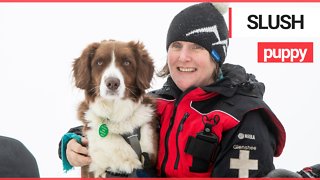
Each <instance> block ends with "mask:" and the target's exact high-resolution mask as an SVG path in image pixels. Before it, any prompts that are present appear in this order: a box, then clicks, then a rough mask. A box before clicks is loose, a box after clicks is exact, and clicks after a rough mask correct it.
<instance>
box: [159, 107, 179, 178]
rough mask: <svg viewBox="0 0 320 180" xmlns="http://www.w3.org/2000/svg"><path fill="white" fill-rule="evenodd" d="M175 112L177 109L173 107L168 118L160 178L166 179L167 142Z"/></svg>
mask: <svg viewBox="0 0 320 180" xmlns="http://www.w3.org/2000/svg"><path fill="white" fill-rule="evenodd" d="M176 111H177V108H176V106H175V108H174V111H173V114H172V117H171V118H170V123H169V127H168V130H167V133H166V138H165V143H164V144H165V154H164V157H163V161H162V164H161V177H166V173H165V168H166V165H167V162H168V154H169V153H168V151H169V147H168V141H169V136H170V133H171V131H172V127H173V124H174V119H175V116H176Z"/></svg>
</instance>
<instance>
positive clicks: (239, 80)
mask: <svg viewBox="0 0 320 180" xmlns="http://www.w3.org/2000/svg"><path fill="white" fill-rule="evenodd" d="M221 70H222V73H223V79H221V80H219V81H217V82H215V83H213V84H211V85H208V86H205V87H200V88H202V89H203V90H205V91H207V92H216V93H219V94H221V95H223V96H226V97H232V96H233V95H234V94H235V93H237V94H242V95H245V96H252V97H258V98H262V97H263V94H264V90H265V87H264V84H263V83H261V82H258V81H257V80H256V78H255V76H254V75H253V74H248V73H246V71H245V69H244V68H243V67H242V66H239V65H233V64H223V65H222V67H221ZM192 89H195V87H190V88H189V89H188V90H186V91H190V90H192ZM153 93H155V94H157V95H160V96H162V97H164V98H167V99H178V98H179V97H180V96H181V94H182V93H183V92H182V91H181V90H180V89H179V88H178V87H177V85H176V84H175V83H174V81H173V80H172V78H171V77H170V76H169V77H168V79H167V81H166V83H165V84H164V85H163V87H162V88H161V89H159V90H156V91H154V92H153Z"/></svg>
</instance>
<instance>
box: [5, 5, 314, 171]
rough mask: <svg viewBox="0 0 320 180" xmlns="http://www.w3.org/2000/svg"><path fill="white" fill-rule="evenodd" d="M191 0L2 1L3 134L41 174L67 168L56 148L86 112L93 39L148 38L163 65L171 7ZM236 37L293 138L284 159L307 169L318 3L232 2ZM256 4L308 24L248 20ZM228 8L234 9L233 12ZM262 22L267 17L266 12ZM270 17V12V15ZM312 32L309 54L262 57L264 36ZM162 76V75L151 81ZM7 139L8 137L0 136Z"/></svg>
mask: <svg viewBox="0 0 320 180" xmlns="http://www.w3.org/2000/svg"><path fill="white" fill-rule="evenodd" d="M190 4H192V3H118V4H117V3H27V4H25V3H0V82H1V88H0V89H1V90H0V107H1V118H0V122H1V126H0V134H1V135H4V136H10V137H13V138H16V139H18V140H20V141H21V142H23V143H24V144H25V145H26V146H27V147H28V148H29V150H30V151H31V152H32V153H33V154H34V156H35V157H36V159H37V162H38V165H39V168H40V173H41V177H79V169H76V170H73V171H70V172H68V173H67V174H65V173H64V172H63V171H62V165H61V161H60V159H59V158H58V152H57V151H58V150H57V149H58V142H59V140H60V138H61V136H62V135H63V134H64V133H65V132H66V131H67V130H68V129H69V128H71V127H73V126H77V125H79V124H80V122H79V121H78V120H77V119H76V107H77V104H78V103H79V102H80V101H81V100H82V92H81V91H79V90H78V89H76V88H75V87H74V85H73V82H72V74H71V64H72V62H73V60H74V58H77V57H78V56H79V55H80V53H81V52H82V50H83V49H84V48H85V47H86V46H87V44H89V43H91V42H99V41H101V40H103V39H117V40H122V41H129V40H139V41H142V42H143V43H144V44H145V46H146V48H147V49H148V50H149V52H150V54H151V56H152V57H153V58H154V61H155V65H156V68H157V70H160V68H161V67H162V66H163V65H164V63H165V59H166V51H165V39H166V33H167V28H168V26H169V23H170V21H171V19H172V18H173V16H174V15H175V14H176V13H178V12H179V11H180V10H182V9H183V8H185V7H187V6H188V5H190ZM229 5H230V7H232V9H233V17H232V18H233V19H232V20H233V37H232V39H231V40H230V48H229V50H228V57H227V59H226V62H229V63H234V64H241V65H242V66H244V67H245V68H246V69H247V71H248V72H250V73H253V74H255V75H256V77H257V79H258V80H259V81H262V82H264V83H265V85H266V93H265V96H264V100H265V101H266V102H267V103H268V105H269V106H270V107H271V109H272V110H273V111H274V113H275V114H276V115H277V116H278V118H279V119H280V120H281V121H282V123H283V125H284V127H285V129H286V131H287V144H286V147H285V149H284V152H283V154H282V156H280V157H279V158H275V165H276V167H277V168H286V169H289V170H293V171H295V170H300V169H301V168H303V167H304V166H308V165H312V164H316V163H319V162H320V157H319V148H320V143H319V140H318V138H317V137H318V136H317V132H318V130H319V127H320V123H319V118H318V114H317V112H318V110H319V105H317V104H319V102H320V95H319V93H318V92H320V82H319V79H318V77H320V65H319V58H320V55H319V44H320V39H319V32H318V25H317V22H319V21H318V19H316V18H318V17H319V16H318V15H319V11H318V10H319V8H320V3H229ZM250 14H264V15H268V14H290V15H291V14H296V15H300V14H304V15H305V25H304V26H305V29H304V30H299V29H296V30H260V31H259V30H249V29H248V28H247V23H248V22H247V17H248V15H250ZM226 18H228V17H226ZM264 22H265V21H264ZM265 23H266V22H265ZM272 41H280V42H291V41H293V42H299V41H303V42H314V62H313V63H309V64H261V63H257V42H272ZM163 81H164V80H162V79H158V78H155V79H154V81H153V87H152V89H156V88H159V87H161V85H162V83H163ZM0 148H1V145H0Z"/></svg>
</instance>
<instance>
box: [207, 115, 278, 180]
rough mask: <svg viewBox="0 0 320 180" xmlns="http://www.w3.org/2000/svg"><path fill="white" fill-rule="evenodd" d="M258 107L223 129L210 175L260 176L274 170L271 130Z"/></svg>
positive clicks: (273, 143) (274, 147)
mask: <svg viewBox="0 0 320 180" xmlns="http://www.w3.org/2000/svg"><path fill="white" fill-rule="evenodd" d="M271 127H272V126H270V125H269V121H268V119H264V116H262V115H261V114H260V112H259V111H258V110H255V111H250V112H248V113H247V114H246V115H245V116H244V118H243V119H242V120H241V122H240V123H239V124H238V125H237V126H236V127H234V128H233V129H231V130H229V131H227V132H225V133H224V134H223V137H222V141H221V143H220V150H219V152H218V154H217V156H216V161H215V166H214V169H213V172H212V176H213V177H241V178H248V177H264V176H265V175H266V174H268V172H270V171H271V170H273V169H274V165H273V156H274V153H275V150H276V139H275V136H274V135H273V132H274V130H273V129H272V128H271Z"/></svg>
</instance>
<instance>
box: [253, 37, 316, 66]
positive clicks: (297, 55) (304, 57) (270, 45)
mask: <svg viewBox="0 0 320 180" xmlns="http://www.w3.org/2000/svg"><path fill="white" fill-rule="evenodd" d="M258 62H259V63H312V62H313V43H312V42H259V43H258Z"/></svg>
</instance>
